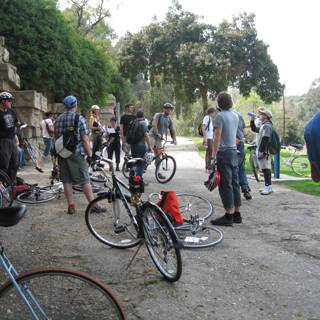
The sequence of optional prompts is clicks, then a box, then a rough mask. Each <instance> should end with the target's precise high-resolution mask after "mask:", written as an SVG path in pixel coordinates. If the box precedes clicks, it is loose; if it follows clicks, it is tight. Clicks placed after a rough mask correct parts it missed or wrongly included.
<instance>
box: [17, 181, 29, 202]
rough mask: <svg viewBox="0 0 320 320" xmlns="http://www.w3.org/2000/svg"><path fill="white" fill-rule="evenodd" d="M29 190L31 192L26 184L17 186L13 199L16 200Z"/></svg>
mask: <svg viewBox="0 0 320 320" xmlns="http://www.w3.org/2000/svg"><path fill="white" fill-rule="evenodd" d="M28 190H30V186H28V185H26V184H20V185H17V186H15V187H14V189H13V198H14V199H16V197H17V195H19V194H20V193H23V192H26V191H28Z"/></svg>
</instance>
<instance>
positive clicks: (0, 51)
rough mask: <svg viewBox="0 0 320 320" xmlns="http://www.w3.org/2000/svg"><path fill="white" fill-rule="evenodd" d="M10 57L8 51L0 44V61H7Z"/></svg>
mask: <svg viewBox="0 0 320 320" xmlns="http://www.w3.org/2000/svg"><path fill="white" fill-rule="evenodd" d="M9 58H10V54H9V51H8V50H7V49H6V48H5V47H2V46H1V45H0V63H8V62H9Z"/></svg>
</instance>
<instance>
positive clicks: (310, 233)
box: [0, 139, 320, 320]
mask: <svg viewBox="0 0 320 320" xmlns="http://www.w3.org/2000/svg"><path fill="white" fill-rule="evenodd" d="M168 153H170V154H171V155H173V156H174V157H175V158H176V160H177V166H178V170H177V173H176V176H175V177H174V179H173V180H172V181H171V182H170V183H169V184H167V185H164V186H160V185H159V184H158V183H156V181H155V178H154V172H153V171H154V167H150V168H149V170H148V171H149V172H148V173H147V175H146V179H147V181H149V186H148V187H147V190H146V191H147V192H148V193H149V192H158V191H159V190H160V189H161V188H163V189H165V190H177V191H180V192H193V193H196V194H199V195H203V196H205V197H207V198H208V199H209V200H210V201H212V202H213V203H214V207H215V211H216V212H215V216H219V215H221V214H223V209H222V207H221V202H220V199H219V197H218V193H217V191H214V192H212V193H210V192H209V191H207V190H206V189H205V188H204V186H203V181H204V180H205V179H206V177H207V175H206V174H205V173H204V170H203V167H204V160H203V159H201V158H200V157H199V156H198V154H197V152H196V148H195V146H194V145H193V144H192V142H191V141H188V140H186V139H179V145H178V146H176V147H170V148H168ZM21 176H23V177H24V178H26V179H28V181H32V180H33V181H39V182H42V183H46V182H47V181H48V180H47V176H45V174H42V175H40V174H39V173H37V172H35V171H33V170H32V169H31V168H28V169H26V170H25V171H24V172H22V173H21ZM259 188H261V185H259V184H257V183H255V182H253V181H251V189H252V190H253V195H254V199H253V200H252V201H246V200H244V201H243V206H242V210H241V211H242V215H243V219H244V223H243V224H242V225H235V226H234V227H232V228H230V227H229V228H227V227H226V228H224V233H225V239H224V241H223V243H222V244H220V245H219V246H217V247H216V248H214V249H209V250H203V251H183V253H182V258H183V274H182V277H181V279H180V281H179V282H177V283H175V284H170V283H167V282H165V281H163V280H162V278H161V276H160V274H159V273H158V272H157V271H156V269H155V268H154V267H153V265H152V263H151V260H150V258H149V256H148V254H147V252H146V249H145V248H142V249H141V250H140V252H139V253H138V256H137V258H136V260H135V261H134V263H133V265H132V266H131V267H130V269H129V270H128V271H126V270H125V266H126V264H127V263H128V262H129V260H130V258H131V257H132V255H133V254H134V252H135V249H127V250H115V249H111V248H108V247H106V246H103V245H102V244H100V243H98V242H97V241H96V240H95V239H94V238H93V237H92V236H91V235H90V233H89V231H88V230H87V227H86V225H85V221H84V209H85V206H86V203H85V201H84V197H83V196H81V195H76V198H77V200H76V201H77V207H78V211H79V213H78V214H77V215H76V216H68V215H67V214H66V204H65V200H64V199H60V200H54V201H52V202H49V203H47V204H43V205H41V206H37V207H32V206H30V207H29V210H28V214H27V216H26V217H25V218H24V219H23V220H22V221H21V222H20V224H19V225H17V226H15V227H13V228H9V229H3V228H2V229H1V230H0V238H1V239H5V242H6V246H7V248H8V249H7V254H8V256H9V257H10V258H12V261H13V262H14V263H15V265H16V267H17V268H18V269H19V270H27V269H31V268H35V267H39V266H51V265H52V266H68V267H72V268H76V269H78V270H82V271H86V272H89V273H90V274H93V275H96V276H98V277H99V278H100V279H101V280H103V281H104V282H105V283H107V284H110V286H111V288H112V289H113V291H114V292H115V294H116V295H117V296H118V297H119V299H120V300H122V301H123V304H124V306H125V311H126V313H127V315H128V319H133V320H136V319H146V320H147V319H152V320H160V319H166V320H171V319H185V320H189V319H190V320H191V319H237V320H238V319H246V320H247V319H253V320H258V319H261V320H262V319H263V320H265V319H281V320H284V319H288V320H289V319H290V320H292V319H297V320H298V319H299V320H300V319H310V320H311V319H312V320H315V319H320V306H319V299H320V289H319V288H320V264H319V258H320V243H319V242H320V231H319V230H320V210H319V204H320V198H319V197H314V196H308V195H305V194H302V193H298V192H295V191H291V190H287V189H284V188H282V187H280V186H277V185H275V186H274V190H275V192H274V193H273V194H272V195H270V196H267V197H263V196H261V195H260V194H259V192H258V190H259ZM2 279H3V278H1V280H2Z"/></svg>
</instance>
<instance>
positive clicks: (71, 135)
mask: <svg viewBox="0 0 320 320" xmlns="http://www.w3.org/2000/svg"><path fill="white" fill-rule="evenodd" d="M79 118H80V116H79V114H77V113H76V116H75V118H74V126H73V127H70V128H68V130H67V131H65V132H64V133H63V146H64V147H65V148H66V149H68V150H69V151H71V152H72V153H74V152H75V151H76V148H77V145H78V143H79V141H78V138H77V131H78V126H79Z"/></svg>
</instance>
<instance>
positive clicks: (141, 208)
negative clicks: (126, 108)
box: [85, 158, 182, 282]
mask: <svg viewBox="0 0 320 320" xmlns="http://www.w3.org/2000/svg"><path fill="white" fill-rule="evenodd" d="M99 161H100V162H102V163H107V164H108V165H109V166H110V169H111V176H112V187H111V188H110V189H109V190H108V191H106V192H103V193H100V194H98V197H97V198H96V199H94V200H93V201H92V202H91V203H90V204H89V205H88V207H87V209H86V213H85V219H86V224H87V227H88V228H89V231H90V232H91V234H92V235H93V236H94V237H95V238H96V239H97V240H99V241H100V242H102V243H103V244H105V245H108V246H110V247H113V248H119V249H124V248H131V247H135V246H137V245H139V248H138V250H139V249H140V248H141V246H142V245H143V244H145V245H146V247H147V250H148V253H149V255H150V257H151V259H152V261H153V263H154V264H155V266H156V268H157V269H158V270H159V272H160V273H161V274H162V275H163V277H164V278H165V279H166V280H168V281H170V282H174V281H177V280H179V278H180V276H181V273H182V261H181V254H180V244H179V241H178V238H177V235H176V233H175V231H174V229H173V227H172V225H171V223H170V221H169V219H168V217H167V216H166V214H165V213H164V212H163V211H162V210H161V209H160V208H159V207H158V206H157V205H155V204H154V203H152V202H150V201H143V200H142V199H141V195H142V193H143V181H142V180H141V177H136V176H134V175H133V172H134V171H133V170H132V167H133V166H135V165H136V164H137V162H138V161H143V159H141V158H134V159H131V160H130V161H128V168H129V169H130V170H131V176H130V179H129V188H128V187H127V186H126V185H125V184H124V183H123V182H122V181H121V180H120V179H119V178H117V177H116V175H115V173H114V168H113V162H112V161H111V160H109V159H105V158H102V159H100V160H99ZM139 178H140V180H139ZM128 189H129V190H128ZM96 207H101V208H105V209H106V210H104V211H105V213H100V214H95V213H94V212H95V208H96ZM132 207H133V208H134V210H133V209H132ZM138 250H137V252H138ZM136 254H137V253H136ZM136 254H135V255H136ZM132 260H133V259H132ZM131 262H132V261H131ZM131 262H130V263H131Z"/></svg>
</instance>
